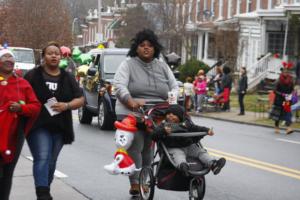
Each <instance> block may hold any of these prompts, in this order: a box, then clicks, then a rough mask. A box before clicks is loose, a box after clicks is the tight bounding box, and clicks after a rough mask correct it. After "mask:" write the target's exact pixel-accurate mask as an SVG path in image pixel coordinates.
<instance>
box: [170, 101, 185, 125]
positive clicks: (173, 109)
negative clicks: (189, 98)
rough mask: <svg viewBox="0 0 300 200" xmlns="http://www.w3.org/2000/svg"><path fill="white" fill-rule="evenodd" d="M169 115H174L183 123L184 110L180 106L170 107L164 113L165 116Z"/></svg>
mask: <svg viewBox="0 0 300 200" xmlns="http://www.w3.org/2000/svg"><path fill="white" fill-rule="evenodd" d="M169 113H172V114H174V115H176V116H177V117H178V118H179V120H180V121H181V122H182V121H183V118H184V109H183V107H182V106H180V105H178V104H174V105H170V106H169V108H168V109H167V111H166V114H169Z"/></svg>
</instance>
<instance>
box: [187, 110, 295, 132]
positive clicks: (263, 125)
mask: <svg viewBox="0 0 300 200" xmlns="http://www.w3.org/2000/svg"><path fill="white" fill-rule="evenodd" d="M189 115H191V116H195V117H203V118H209V119H215V120H219V121H226V122H232V123H239V124H247V125H252V126H260V127H265V128H274V126H270V125H265V124H257V123H253V122H245V121H235V120H231V119H224V118H219V117H213V116H206V115H202V114H195V113H189ZM279 129H280V130H285V128H279ZM293 130H294V132H299V133H300V129H297V128H296V129H293Z"/></svg>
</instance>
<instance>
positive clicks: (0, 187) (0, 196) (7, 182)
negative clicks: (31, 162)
mask: <svg viewBox="0 0 300 200" xmlns="http://www.w3.org/2000/svg"><path fill="white" fill-rule="evenodd" d="M18 135H19V136H18V144H17V149H16V154H15V158H14V160H13V161H12V162H11V163H9V164H4V165H3V166H2V164H0V168H2V169H0V170H3V174H1V175H3V176H0V200H9V194H10V190H11V186H12V179H13V174H14V170H15V167H16V165H17V162H18V159H19V156H20V153H21V150H22V147H23V144H24V134H23V131H21V132H19V134H18Z"/></svg>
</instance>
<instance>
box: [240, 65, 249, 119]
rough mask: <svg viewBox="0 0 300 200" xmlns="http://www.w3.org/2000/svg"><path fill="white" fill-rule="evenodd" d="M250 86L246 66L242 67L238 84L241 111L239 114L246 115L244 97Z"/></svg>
mask: <svg viewBox="0 0 300 200" xmlns="http://www.w3.org/2000/svg"><path fill="white" fill-rule="evenodd" d="M247 88H248V77H247V71H246V68H245V67H242V68H241V77H240V80H239V86H238V95H239V104H240V113H239V114H238V115H245V106H244V97H245V94H246V92H247Z"/></svg>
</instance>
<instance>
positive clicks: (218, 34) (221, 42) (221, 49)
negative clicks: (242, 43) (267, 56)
mask: <svg viewBox="0 0 300 200" xmlns="http://www.w3.org/2000/svg"><path fill="white" fill-rule="evenodd" d="M238 29H239V25H238V23H228V24H226V25H225V26H223V27H217V28H216V30H215V32H214V36H215V37H214V39H215V40H214V42H215V44H214V46H215V49H216V50H217V58H218V59H222V60H224V61H226V62H227V64H228V66H229V67H230V68H232V69H233V70H234V71H235V70H236V69H235V67H236V63H237V57H238V54H239V51H242V50H243V49H239V48H238V43H239V32H238Z"/></svg>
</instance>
